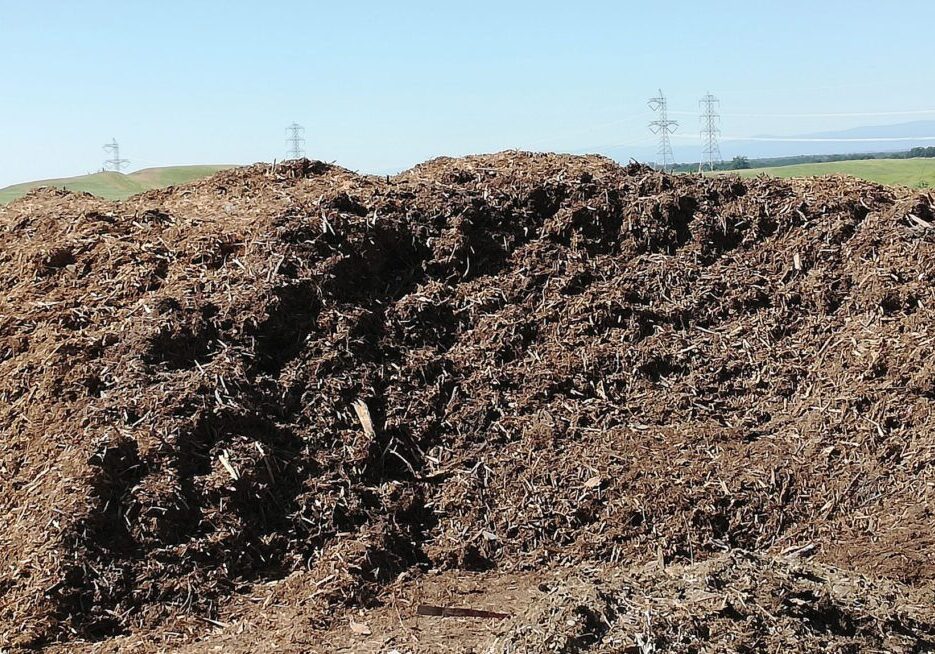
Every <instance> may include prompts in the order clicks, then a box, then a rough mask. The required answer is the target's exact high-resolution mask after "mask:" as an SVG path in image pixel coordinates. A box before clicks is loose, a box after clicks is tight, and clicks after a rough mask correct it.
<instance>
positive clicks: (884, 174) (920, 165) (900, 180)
mask: <svg viewBox="0 0 935 654" xmlns="http://www.w3.org/2000/svg"><path fill="white" fill-rule="evenodd" d="M733 172H736V173H738V174H739V175H740V176H741V177H755V176H756V175H763V174H766V175H772V176H774V177H813V176H815V175H832V174H841V175H853V176H854V177H860V178H861V179H866V180H869V181H871V182H878V183H880V184H897V185H902V186H912V187H923V186H925V187H935V159H867V160H865V161H832V162H828V163H814V164H801V165H797V166H778V167H775V168H750V169H748V170H737V171H733Z"/></svg>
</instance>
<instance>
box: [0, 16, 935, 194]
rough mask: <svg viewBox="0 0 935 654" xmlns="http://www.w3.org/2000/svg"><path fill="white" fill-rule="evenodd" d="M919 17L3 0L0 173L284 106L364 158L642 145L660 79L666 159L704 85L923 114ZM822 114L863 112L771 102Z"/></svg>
mask: <svg viewBox="0 0 935 654" xmlns="http://www.w3.org/2000/svg"><path fill="white" fill-rule="evenodd" d="M933 24H935V2H933V1H932V0H918V1H916V0H903V1H894V2H880V1H879V0H876V1H873V2H871V1H865V0H820V1H819V0H811V1H805V0H785V1H778V0H757V1H754V2H751V1H750V0H747V1H745V2H734V1H727V0H720V1H719V0H709V1H707V2H705V1H703V0H695V1H694V2H682V1H680V0H677V1H671V2H667V3H651V2H646V1H645V0H643V1H641V2H632V3H631V2H620V1H618V2H586V1H584V2H567V1H565V2H550V1H542V0H539V1H538V2H525V1H523V2H508V1H505V0H501V1H499V2H488V1H486V0H473V1H471V2H443V1H441V0H436V1H435V2H407V1H405V0H397V1H396V2H369V1H358V2H353V3H338V2H298V1H277V0H269V1H267V2H264V3H257V2H255V1H251V2H247V1H239V0H228V1H226V2H220V1H203V2H197V1H188V2H181V1H176V0H162V1H159V2H156V1H155V0H153V1H144V0H136V1H124V2H116V1H111V2H104V1H101V0H82V1H81V2H74V1H66V0H61V1H56V2H52V1H43V0H30V1H27V0H17V1H14V0H0V62H2V70H3V78H4V83H3V101H2V103H0V186H3V185H5V184H9V183H13V182H18V181H26V180H31V179H37V178H46V177H57V176H64V175H73V174H83V173H86V172H89V171H93V170H96V169H99V168H100V165H101V161H102V160H103V158H104V153H103V151H102V150H101V145H102V144H103V143H104V142H105V141H108V140H109V139H110V138H111V137H116V138H117V140H118V141H119V142H120V143H121V146H122V148H123V152H122V154H123V155H124V156H125V157H126V158H128V159H130V160H131V161H132V164H131V169H136V168H143V167H147V166H156V165H168V164H182V163H248V162H253V161H260V160H271V159H273V158H282V157H283V156H284V154H285V151H286V148H285V143H284V138H285V134H284V128H285V126H286V125H288V124H289V123H290V122H292V121H297V122H299V123H301V124H302V125H304V126H305V127H306V130H307V133H306V138H307V151H308V155H309V156H313V157H316V158H320V159H324V160H328V161H331V160H336V161H337V162H338V163H340V164H343V165H345V166H348V167H350V168H353V169H358V170H362V171H366V172H384V171H391V170H396V169H400V168H404V167H407V166H409V165H412V164H414V163H416V162H418V161H421V160H423V159H426V158H429V157H432V156H436V155H440V154H451V155H458V154H466V153H472V152H486V151H495V150H501V149H505V148H513V147H518V148H529V149H537V150H553V149H555V150H580V149H589V148H599V147H606V146H624V147H625V148H631V147H632V149H633V151H634V152H641V151H644V150H645V149H646V147H647V145H649V144H650V143H651V139H650V136H649V134H648V131H647V128H646V123H647V122H648V121H649V120H651V118H652V116H651V115H650V111H649V109H648V108H647V106H646V100H647V99H648V98H649V97H651V96H652V95H654V94H655V93H656V91H657V89H658V88H660V87H661V88H662V89H663V90H664V91H665V93H666V95H667V96H668V97H669V102H670V107H671V109H672V110H673V111H674V112H685V113H684V114H678V113H676V114H675V115H674V117H675V118H678V119H679V120H681V121H682V129H681V132H680V134H681V136H682V140H679V139H676V141H675V142H674V146H675V150H676V158H677V159H678V158H679V148H680V146H681V144H683V143H686V144H687V143H688V140H690V139H693V138H695V135H696V134H697V129H698V127H697V126H698V121H697V118H696V117H695V115H693V112H696V110H697V106H698V98H699V97H700V96H701V95H703V94H704V93H705V92H706V91H708V90H710V91H711V92H712V93H714V94H715V95H718V96H719V97H720V98H721V104H722V111H723V113H724V120H723V130H724V133H725V135H743V136H748V135H753V134H764V133H765V134H778V135H782V134H803V133H809V132H815V131H822V130H829V129H844V128H848V127H852V126H857V125H868V124H869V125H874V124H885V123H895V122H901V121H904V120H908V119H919V118H929V119H935V111H933V112H932V113H930V114H919V115H913V116H898V115H895V114H890V113H889V112H898V111H916V110H918V111H924V110H935V85H933V84H932V73H931V72H930V68H931V62H932V54H931V35H930V30H931V26H932V25H933ZM820 113H865V114H871V115H866V116H808V117H804V116H803V117H780V116H766V114H820ZM733 114H751V115H749V116H741V115H733ZM686 137H688V139H686ZM692 145H694V142H692ZM640 148H642V150H640Z"/></svg>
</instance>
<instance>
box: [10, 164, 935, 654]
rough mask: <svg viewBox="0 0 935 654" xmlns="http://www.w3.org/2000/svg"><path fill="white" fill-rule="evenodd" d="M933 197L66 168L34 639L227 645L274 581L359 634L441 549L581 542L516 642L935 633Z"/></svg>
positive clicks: (33, 370) (904, 638)
mask: <svg viewBox="0 0 935 654" xmlns="http://www.w3.org/2000/svg"><path fill="white" fill-rule="evenodd" d="M933 224H935V210H933V198H932V196H931V195H930V194H928V193H925V192H922V193H912V192H910V191H908V190H896V189H890V188H886V187H881V186H877V185H873V184H868V183H864V182H859V181H856V180H853V179H850V178H843V177H835V178H824V179H816V180H798V181H788V180H770V179H756V180H739V179H735V178H724V177H722V178H713V179H703V178H700V177H697V176H667V175H663V174H660V173H657V172H654V171H652V170H650V169H648V168H645V167H641V166H639V165H630V166H627V167H620V166H618V165H616V164H614V163H613V162H611V161H609V160H606V159H603V158H599V157H572V156H557V155H536V154H529V153H521V152H506V153H501V154H497V155H490V156H478V157H467V158H463V159H437V160H433V161H430V162H427V163H425V164H422V165H420V166H417V167H416V168H414V169H412V170H410V171H407V172H405V173H402V174H400V175H397V176H395V177H390V178H377V177H367V176H361V175H358V174H355V173H352V172H350V171H347V170H343V169H341V168H338V167H335V166H330V165H326V164H323V163H320V162H310V161H305V160H301V161H295V162H289V163H286V164H283V165H278V166H269V165H257V166H253V167H249V168H243V169H236V170H230V171H226V172H222V173H220V174H218V175H216V176H214V177H212V178H210V179H208V180H204V181H201V182H197V183H195V184H192V185H189V186H185V187H179V188H173V189H168V190H163V191H152V192H149V193H146V194H143V195H141V196H137V197H135V198H131V199H130V200H128V201H126V202H122V203H111V202H106V201H103V200H98V199H95V198H92V197H90V196H86V195H81V194H71V193H64V192H59V191H49V190H43V191H37V192H33V193H32V194H30V195H28V196H27V197H25V198H23V199H21V200H18V201H16V202H14V203H12V204H11V205H9V206H8V207H5V208H0V273H2V274H0V284H2V285H3V289H2V291H3V292H2V294H0V400H2V402H0V429H2V432H0V433H2V449H0V511H2V513H0V515H2V516H3V518H4V520H3V522H2V524H0V648H3V647H20V646H21V647H27V646H31V647H40V646H51V645H52V644H54V643H64V644H66V646H67V644H68V643H72V644H74V643H77V642H79V641H82V642H84V641H87V642H92V641H97V642H98V643H99V644H100V643H106V642H107V641H108V639H112V638H114V637H118V636H119V637H122V638H125V639H126V638H133V637H139V638H140V639H142V640H140V641H139V642H140V643H142V642H145V641H146V638H147V634H153V633H160V634H163V635H164V634H166V633H169V632H173V630H177V631H178V633H179V634H180V636H179V638H180V639H181V640H180V641H179V642H180V643H182V645H184V643H186V642H190V643H193V642H195V641H197V640H198V639H199V638H200V636H199V632H198V631H197V629H195V628H193V627H191V626H190V625H191V624H192V623H191V622H190V621H188V620H189V618H192V617H194V618H197V619H198V621H197V624H199V625H201V629H202V630H208V629H221V628H222V627H223V626H228V625H233V624H235V622H236V620H235V618H237V616H238V615H240V614H235V613H236V612H235V610H234V608H232V607H235V606H240V602H242V601H250V600H249V598H251V597H259V595H260V594H261V593H260V590H258V589H262V588H265V587H266V586H267V585H269V584H274V583H279V581H280V580H286V581H288V582H289V583H288V584H285V585H284V586H282V587H283V588H292V589H293V591H294V592H295V594H294V595H292V596H289V595H288V594H286V595H283V593H285V591H281V592H280V591H277V592H276V593H279V594H276V593H273V594H271V595H269V596H268V597H267V599H266V600H264V602H266V603H262V602H261V604H262V610H264V611H269V612H272V611H275V610H280V609H282V607H286V606H293V607H294V606H299V605H301V607H303V608H302V611H303V615H304V616H305V620H306V622H305V624H306V625H307V626H306V628H307V629H309V630H313V631H315V630H317V631H319V632H321V633H325V631H324V630H327V629H330V628H335V629H337V628H340V629H343V630H344V631H347V630H348V627H347V625H348V624H349V622H348V618H347V617H340V616H341V615H343V614H342V611H344V609H345V608H349V609H353V610H355V611H359V610H366V609H368V607H376V606H380V605H381V604H382V605H385V603H386V602H387V601H388V596H387V593H388V592H389V589H390V588H391V587H392V588H396V589H397V590H398V586H399V584H400V583H402V582H400V581H399V575H400V574H404V575H414V576H417V575H419V574H424V573H425V572H426V571H432V572H435V571H445V570H460V571H488V574H497V575H507V576H509V575H514V574H516V575H518V574H528V573H530V572H531V571H555V570H565V571H567V574H566V577H567V581H566V582H564V585H563V586H562V588H565V590H563V591H562V593H564V594H563V595H561V596H556V595H551V596H550V597H552V599H553V600H554V601H552V600H545V599H544V600H542V602H540V603H537V604H534V605H533V606H532V607H531V608H529V610H528V611H527V610H526V609H527V607H500V608H502V609H504V610H505V611H506V612H508V613H510V614H511V615H513V616H514V618H512V619H511V620H510V621H503V622H509V625H507V626H505V627H504V629H508V631H502V632H501V633H500V634H499V635H498V636H497V638H499V640H496V641H490V642H491V643H495V644H491V645H490V647H499V648H500V649H499V650H496V651H504V652H505V651H548V648H549V647H553V645H554V644H555V643H562V644H561V645H560V646H559V648H558V649H554V648H553V649H554V651H566V652H584V651H595V652H597V651H620V650H616V649H613V648H614V647H616V646H617V645H614V643H617V644H619V645H620V646H621V647H623V646H626V647H637V648H642V649H641V650H640V649H637V650H632V651H654V650H653V649H652V648H653V647H655V648H656V649H655V651H666V650H667V649H671V650H673V651H723V650H725V649H728V650H729V649H730V648H734V649H735V650H736V651H773V650H775V648H776V647H779V646H781V647H782V648H784V649H783V651H793V650H795V649H796V648H798V649H799V650H800V651H816V649H820V648H821V647H828V648H831V647H832V646H833V647H839V648H841V649H840V651H858V650H860V649H869V648H877V649H887V648H888V649H889V650H894V651H901V650H900V649H899V648H905V651H922V650H924V649H925V648H926V647H929V648H930V647H932V642H935V636H933V629H935V617H933V610H932V609H931V608H930V607H931V599H932V592H931V589H932V580H933V577H935V565H933V558H932V556H933V553H935V538H933V535H932V530H931V521H932V507H933V503H932V499H933V490H932V489H933V481H935V480H933V470H935V467H933V466H932V462H933V459H935V416H933V407H935V356H933V355H935V352H933V350H935V332H933V329H932V324H933V315H935V314H933V311H935V279H933V278H935V228H933V227H932V225H933ZM784 551H785V552H787V554H788V553H789V552H794V553H798V554H799V556H798V558H797V559H796V561H797V562H796V563H795V564H794V565H792V564H788V563H782V562H777V561H780V559H776V558H775V557H777V556H780V555H781V553H782V552H784ZM741 552H743V553H744V554H741ZM747 553H748V554H747ZM785 560H786V559H782V561H785ZM647 563H649V564H650V565H652V566H655V568H654V569H655V570H657V572H655V573H653V574H649V573H645V572H640V571H641V570H644V568H643V567H642V566H645V565H647ZM822 565H826V566H827V565H833V566H837V568H840V569H842V570H847V571H848V572H847V573H840V574H841V575H845V576H847V575H850V576H848V577H847V578H848V579H851V578H857V576H860V575H864V576H866V579H867V580H868V581H866V582H865V583H864V582H861V584H862V585H859V586H851V587H849V588H850V590H847V591H846V592H845V591H840V592H838V590H835V588H837V587H836V586H834V587H832V588H831V589H830V590H828V589H825V590H821V589H820V588H818V586H821V584H823V583H825V582H818V581H815V579H828V578H830V576H829V575H830V573H827V572H826V571H825V569H824V568H821V567H820V566H822ZM660 566H662V568H663V569H665V570H669V569H672V570H678V571H679V572H678V573H673V574H674V576H670V575H669V573H665V572H658V570H660ZM790 566H791V567H790ZM593 569H600V570H602V571H604V572H603V573H602V575H603V576H601V577H600V578H594V577H593V576H592V577H588V572H587V571H588V570H593ZM550 574H551V572H550ZM835 574H838V573H835ZM712 575H713V577H715V578H716V579H714V581H711V579H712ZM831 576H833V575H831ZM861 578H864V577H861ZM634 579H635V580H634ZM835 579H837V577H835ZM626 580H629V581H626ZM586 582H587V583H586ZM828 583H832V586H833V585H834V582H833V581H832V582H828ZM816 584H817V585H816ZM404 585H405V584H404V583H403V586H404ZM821 587H822V588H825V586H821ZM271 592H272V591H271ZM394 592H396V591H394ZM926 593H927V595H926ZM547 595H548V594H547ZM687 596H691V597H696V596H697V597H698V598H701V599H698V601H697V602H695V601H687V600H685V597H687ZM920 597H922V598H926V599H922V600H920V599H919V598H920ZM238 598H239V599H238ZM580 606H586V607H590V608H587V609H586V610H584V609H582V610H580V611H579V610H578V608H576V607H580ZM277 607H279V609H277ZM594 607H599V608H594ZM492 608H498V607H492ZM238 610H239V609H238ZM283 610H284V609H283ZM595 611H597V612H596V613H595ZM552 614H555V616H558V617H559V618H561V620H559V622H555V620H553V619H551V618H549V617H548V616H550V615H552ZM355 615H356V614H355ZM404 617H405V616H402V615H401V617H400V622H402V621H403V618H404ZM524 620H525V622H524ZM562 620H564V621H563V622H562ZM641 620H642V621H643V622H641ZM598 623H600V624H598ZM353 624H366V625H367V629H368V630H372V631H373V633H374V634H377V633H378V629H379V627H380V625H379V624H378V622H377V621H375V620H370V619H368V618H367V617H366V616H364V617H358V618H356V619H355V621H354V622H353ZM179 625H189V626H185V627H184V628H183V627H182V626H179ZM218 625H221V627H219V626H218ZM537 625H539V626H537ZM543 625H544V626H543ZM556 625H557V626H556ZM562 625H565V626H562ZM601 625H603V626H601ZM359 631H360V632H361V634H358V635H359V636H362V635H363V634H362V632H363V629H361V630H359ZM592 632H593V634H598V632H600V633H599V634H598V635H599V636H600V637H597V635H589V634H592ZM173 633H174V632H173ZM636 635H640V638H641V639H642V640H641V641H639V642H637V640H636V639H635V638H636ZM686 639H687V640H686ZM257 642H260V641H257ZM705 642H708V643H709V645H710V647H709V649H705V647H706V645H704V643H705ZM496 643H499V644H496ZM692 643H694V644H692ZM182 645H179V646H182ZM511 648H512V649H511ZM523 648H525V649H523ZM912 648H915V649H914V650H913V649H912ZM140 651H145V649H144V650H140ZM192 651H195V650H192ZM400 651H406V650H404V649H401V650H400ZM413 651H416V650H413ZM491 651H494V650H491Z"/></svg>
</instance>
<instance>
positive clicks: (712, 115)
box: [698, 92, 721, 173]
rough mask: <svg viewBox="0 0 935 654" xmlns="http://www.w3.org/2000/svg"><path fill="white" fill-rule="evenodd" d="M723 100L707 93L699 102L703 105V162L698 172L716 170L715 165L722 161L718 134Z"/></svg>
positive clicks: (699, 165)
mask: <svg viewBox="0 0 935 654" xmlns="http://www.w3.org/2000/svg"><path fill="white" fill-rule="evenodd" d="M720 103H721V101H720V100H718V99H717V98H716V97H714V96H713V95H711V93H710V92H708V93H706V94H705V95H704V96H703V97H702V98H701V100H699V101H698V104H700V105H701V108H702V112H701V143H702V149H701V163H700V164H698V172H699V173H700V172H701V171H703V170H704V169H705V167H707V168H708V170H714V165H715V164H717V163H720V162H721V147H720V146H719V145H718V141H717V140H718V135H720V133H721V130H720V129H719V128H718V124H719V123H720V121H721V117H720V115H718V108H719V105H720Z"/></svg>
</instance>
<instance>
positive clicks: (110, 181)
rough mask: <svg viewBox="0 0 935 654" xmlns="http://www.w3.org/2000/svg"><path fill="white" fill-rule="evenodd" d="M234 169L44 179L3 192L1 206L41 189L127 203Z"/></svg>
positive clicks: (150, 170)
mask: <svg viewBox="0 0 935 654" xmlns="http://www.w3.org/2000/svg"><path fill="white" fill-rule="evenodd" d="M231 167H232V166H167V167H165V168H144V169H143V170H138V171H136V172H135V173H130V174H129V175H124V174H123V173H114V172H101V173H94V174H92V175H80V176H78V177H64V178H62V179H44V180H39V181H36V182H26V183H25V184H14V185H13V186H7V187H6V188H2V189H0V204H6V203H8V202H11V201H13V200H15V199H16V198H19V197H22V196H23V195H25V194H26V193H27V192H29V190H30V189H34V188H36V187H38V186H54V187H56V188H67V189H68V190H70V191H84V192H85V193H92V194H93V195H97V196H100V197H102V198H107V199H108V200H123V199H125V198H128V197H130V196H131V195H136V194H137V193H142V192H143V191H148V190H150V189H154V188H165V187H167V186H174V185H176V184H185V183H187V182H192V181H195V180H196V179H201V178H202V177H207V176H209V175H213V174H214V173H216V172H218V171H219V170H225V169H227V168H231Z"/></svg>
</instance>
